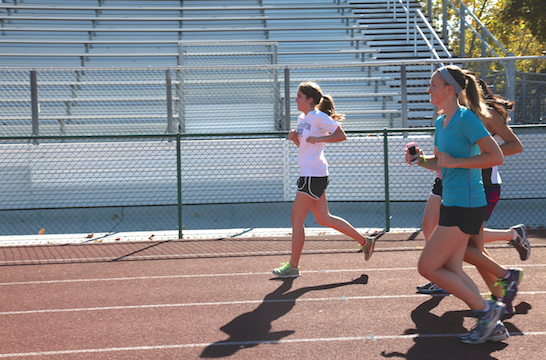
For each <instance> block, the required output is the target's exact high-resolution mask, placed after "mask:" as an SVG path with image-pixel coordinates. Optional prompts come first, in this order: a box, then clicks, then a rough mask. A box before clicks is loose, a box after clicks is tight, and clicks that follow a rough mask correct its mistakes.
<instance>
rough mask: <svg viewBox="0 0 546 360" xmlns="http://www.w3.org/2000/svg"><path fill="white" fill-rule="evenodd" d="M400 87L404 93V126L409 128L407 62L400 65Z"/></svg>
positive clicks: (402, 93)
mask: <svg viewBox="0 0 546 360" xmlns="http://www.w3.org/2000/svg"><path fill="white" fill-rule="evenodd" d="M400 88H401V95H402V127H403V128H408V127H409V125H408V89H407V75H406V65H405V64H402V65H400Z"/></svg>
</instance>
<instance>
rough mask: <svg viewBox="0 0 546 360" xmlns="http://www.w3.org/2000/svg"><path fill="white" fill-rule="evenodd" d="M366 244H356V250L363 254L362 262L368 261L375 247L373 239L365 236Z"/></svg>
mask: <svg viewBox="0 0 546 360" xmlns="http://www.w3.org/2000/svg"><path fill="white" fill-rule="evenodd" d="M365 238H366V243H365V244H364V245H361V244H358V249H359V250H360V251H362V252H363V253H364V260H366V261H368V260H370V258H371V257H372V254H373V248H374V246H375V238H374V237H371V236H365Z"/></svg>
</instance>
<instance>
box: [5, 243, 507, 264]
mask: <svg viewBox="0 0 546 360" xmlns="http://www.w3.org/2000/svg"><path fill="white" fill-rule="evenodd" d="M510 247H511V246H508V245H490V246H487V248H488V249H491V248H510ZM422 249H423V247H422V246H403V247H396V248H385V249H376V250H374V252H391V251H415V250H418V251H420V250H422ZM325 252H326V253H329V254H331V253H351V252H356V250H355V248H348V249H324V250H304V251H303V253H304V254H322V253H325ZM265 255H268V256H270V255H290V250H286V251H252V252H251V251H249V252H233V253H202V254H168V255H130V256H128V255H120V256H105V257H96V258H54V259H35V260H4V261H0V266H1V265H17V264H34V263H36V264H49V263H57V262H69V263H70V262H110V261H116V260H117V261H128V260H148V259H188V258H190V259H191V258H210V257H238V256H265ZM122 259H125V260H122Z"/></svg>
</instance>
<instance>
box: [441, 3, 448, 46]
mask: <svg viewBox="0 0 546 360" xmlns="http://www.w3.org/2000/svg"><path fill="white" fill-rule="evenodd" d="M442 38H443V39H444V44H447V43H448V41H447V0H442Z"/></svg>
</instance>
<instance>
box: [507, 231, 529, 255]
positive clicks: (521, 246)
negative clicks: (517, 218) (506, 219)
mask: <svg viewBox="0 0 546 360" xmlns="http://www.w3.org/2000/svg"><path fill="white" fill-rule="evenodd" d="M510 229H514V230H515V231H516V233H517V234H518V235H517V236H516V238H515V239H513V240H510V245H512V246H513V247H515V248H516V250H517V251H518V253H519V258H520V259H521V260H523V261H525V260H527V259H529V256H531V245H530V244H529V240H527V230H526V229H525V225H523V224H519V225H516V226H512V227H511V228H510Z"/></svg>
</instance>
